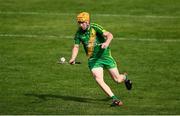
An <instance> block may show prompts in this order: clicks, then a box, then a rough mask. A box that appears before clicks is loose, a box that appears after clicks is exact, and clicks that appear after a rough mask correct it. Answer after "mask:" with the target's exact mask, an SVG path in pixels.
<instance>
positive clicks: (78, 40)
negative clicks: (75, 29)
mask: <svg viewBox="0 0 180 116" xmlns="http://www.w3.org/2000/svg"><path fill="white" fill-rule="evenodd" d="M80 43H81V41H80V37H79V34H78V33H76V34H75V36H74V44H80Z"/></svg>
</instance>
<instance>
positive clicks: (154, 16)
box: [0, 11, 180, 19]
mask: <svg viewBox="0 0 180 116" xmlns="http://www.w3.org/2000/svg"><path fill="white" fill-rule="evenodd" d="M0 14H7V15H18V14H19V15H55V16H56V15H60V16H75V15H76V14H75V13H58V12H25V11H0ZM92 16H101V17H130V18H167V19H169V18H171V19H176V18H180V16H157V15H139V16H137V15H123V14H92Z"/></svg>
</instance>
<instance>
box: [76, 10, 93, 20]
mask: <svg viewBox="0 0 180 116" xmlns="http://www.w3.org/2000/svg"><path fill="white" fill-rule="evenodd" d="M86 21H90V17H89V13H87V12H81V13H79V14H78V15H77V22H86Z"/></svg>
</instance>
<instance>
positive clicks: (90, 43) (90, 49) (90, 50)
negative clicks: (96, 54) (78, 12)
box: [87, 28, 96, 58]
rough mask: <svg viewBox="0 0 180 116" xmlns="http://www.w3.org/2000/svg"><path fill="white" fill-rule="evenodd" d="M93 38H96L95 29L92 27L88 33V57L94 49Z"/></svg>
mask: <svg viewBox="0 0 180 116" xmlns="http://www.w3.org/2000/svg"><path fill="white" fill-rule="evenodd" d="M95 40H96V31H95V30H94V29H93V28H92V30H91V33H90V38H89V42H88V51H87V56H88V58H89V57H91V55H92V53H93V51H94V43H95Z"/></svg>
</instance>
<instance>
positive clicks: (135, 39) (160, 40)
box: [0, 33, 180, 42]
mask: <svg viewBox="0 0 180 116" xmlns="http://www.w3.org/2000/svg"><path fill="white" fill-rule="evenodd" d="M0 37H26V38H46V39H47V38H49V39H52V38H56V39H58V38H64V39H73V38H74V37H73V36H56V35H35V34H3V33H0ZM114 40H121V41H145V42H146V41H147V42H180V39H155V38H121V37H115V38H114Z"/></svg>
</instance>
